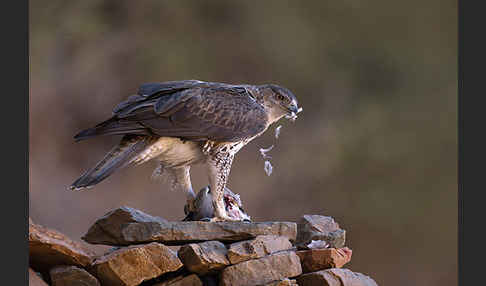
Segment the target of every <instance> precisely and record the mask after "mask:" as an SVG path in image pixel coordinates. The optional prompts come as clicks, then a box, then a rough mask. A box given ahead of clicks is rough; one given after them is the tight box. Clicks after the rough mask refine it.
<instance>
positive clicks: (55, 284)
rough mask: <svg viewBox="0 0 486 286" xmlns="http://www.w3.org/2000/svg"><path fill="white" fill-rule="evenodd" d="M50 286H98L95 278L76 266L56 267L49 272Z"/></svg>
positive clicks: (98, 283)
mask: <svg viewBox="0 0 486 286" xmlns="http://www.w3.org/2000/svg"><path fill="white" fill-rule="evenodd" d="M49 274H50V276H51V285H52V286H100V285H101V284H100V282H99V281H98V279H96V277H94V276H93V275H91V274H89V273H88V271H86V270H84V269H82V268H79V267H76V266H56V267H54V268H52V269H51V270H50V271H49Z"/></svg>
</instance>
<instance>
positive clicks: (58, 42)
mask: <svg viewBox="0 0 486 286" xmlns="http://www.w3.org/2000/svg"><path fill="white" fill-rule="evenodd" d="M456 70H457V1H449V0H447V1H439V0H427V1H418V0H412V1H386V0H374V1H358V0H345V1H120V0H116V1H92V0H85V1H61V0H50V1H38V0H37V1H30V114H29V116H30V131H29V135H30V150H29V165H30V168H29V176H30V182H29V183H30V206H29V212H30V216H31V218H32V219H33V220H34V222H37V223H40V224H43V225H45V226H48V227H53V228H56V229H58V230H60V231H62V232H64V233H66V234H67V235H69V236H71V237H73V238H75V239H77V240H80V239H79V238H80V237H81V236H82V235H83V234H84V233H85V232H86V230H87V229H88V227H89V226H90V225H91V224H92V223H93V222H94V221H95V220H96V218H98V217H100V216H102V215H103V214H105V213H106V212H107V211H109V210H111V209H113V208H116V207H118V206H121V205H128V206H131V207H134V208H138V209H141V210H143V211H145V212H147V213H150V214H152V215H158V216H162V217H164V218H166V219H169V220H179V219H182V217H183V216H184V213H183V204H184V202H185V199H184V195H183V194H182V193H176V192H170V191H169V190H168V189H167V187H166V186H165V185H162V184H160V182H156V181H152V180H150V175H151V173H152V170H153V168H154V165H152V164H150V163H149V164H146V165H143V166H140V167H136V168H130V169H125V170H121V171H118V172H116V173H115V174H114V175H112V176H111V177H109V178H108V179H107V180H105V181H104V182H102V183H100V184H99V185H98V186H97V187H95V188H94V189H92V190H90V191H85V192H70V191H68V190H67V187H68V186H69V185H70V184H71V183H72V182H73V181H74V180H75V179H76V178H77V177H78V176H79V175H81V173H82V172H84V171H85V170H86V169H87V168H90V167H92V166H93V165H94V164H95V163H96V162H97V161H98V160H99V159H101V157H102V156H103V155H104V153H105V152H107V151H108V150H109V149H110V148H111V147H112V145H114V144H116V143H117V142H118V140H119V137H101V138H96V139H92V140H89V141H83V142H80V143H75V142H74V141H73V138H72V137H73V135H74V134H76V133H77V132H78V131H80V130H81V129H84V128H87V127H91V126H92V125H94V124H96V123H98V122H100V121H102V120H105V119H107V118H108V117H109V116H110V115H111V109H112V108H113V107H114V106H115V105H116V104H117V103H118V102H119V101H121V100H123V99H124V98H126V97H127V96H129V95H131V94H133V93H135V92H136V90H137V88H138V86H139V85H140V84H141V83H144V82H151V81H168V80H182V79H199V80H205V81H218V82H228V83H250V84H262V83H276V84H280V85H283V86H285V87H287V88H289V89H290V90H292V91H293V92H294V93H295V94H296V96H297V97H298V99H299V103H300V104H301V105H302V106H303V108H304V111H303V113H302V114H301V115H300V116H299V118H298V119H297V120H296V122H294V123H291V122H289V121H285V120H282V122H281V124H282V125H283V128H282V132H281V135H280V138H279V139H278V140H277V142H276V145H275V148H274V149H273V150H272V151H271V155H272V156H273V158H272V164H273V165H274V172H273V174H272V175H271V176H270V177H268V176H266V174H265V173H264V171H263V160H262V159H261V157H260V155H259V153H258V149H259V148H261V147H268V146H269V145H271V144H274V143H275V142H274V138H273V128H271V129H269V131H268V132H267V133H266V134H264V135H263V136H262V137H260V138H258V139H256V140H254V141H253V142H252V143H251V144H250V145H248V146H247V147H245V148H244V149H243V150H242V151H241V152H240V153H239V154H238V155H237V159H236V161H235V163H234V166H233V169H232V173H231V176H230V180H229V187H230V188H231V189H232V190H233V191H234V192H236V193H239V194H240V195H241V197H242V199H243V202H244V206H245V209H246V210H247V211H248V212H249V214H250V215H251V216H252V218H253V219H254V220H256V221H266V220H290V221H296V220H298V218H299V217H300V216H302V215H303V214H323V215H330V216H333V217H334V218H335V219H336V220H337V221H338V222H339V223H340V225H341V226H342V228H344V229H346V230H347V239H348V243H347V244H348V245H349V247H350V248H352V249H353V258H352V262H351V263H350V264H348V265H347V267H348V268H350V269H352V270H353V271H357V272H362V273H365V274H367V275H369V276H371V277H372V278H374V279H375V280H376V281H377V283H378V284H379V285H404V286H405V285H407V286H408V285H441V286H443V285H456V284H457V162H456V161H457V80H456V77H457V74H456ZM277 125H278V124H277ZM193 184H194V187H195V188H196V189H200V188H202V187H203V186H205V185H207V178H206V174H205V172H204V169H203V168H196V169H195V172H194V175H193ZM93 248H94V249H95V250H96V251H103V249H102V248H100V247H93Z"/></svg>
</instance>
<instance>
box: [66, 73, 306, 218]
mask: <svg viewBox="0 0 486 286" xmlns="http://www.w3.org/2000/svg"><path fill="white" fill-rule="evenodd" d="M301 110H302V108H299V107H298V104H297V99H296V97H295V95H294V94H293V93H292V92H290V91H289V90H288V89H286V88H284V87H281V86H278V85H274V84H264V85H247V84H241V85H232V84H225V83H215V82H204V81H199V80H183V81H170V82H159V83H146V84H143V85H141V86H140V88H139V90H138V92H137V94H135V95H132V96H130V97H128V98H127V99H126V100H125V101H123V102H121V103H119V104H118V105H117V106H116V107H115V108H114V109H113V114H112V117H111V118H109V119H108V120H106V121H103V122H101V123H99V124H98V125H96V126H95V127H93V128H89V129H86V130H83V131H81V132H79V133H78V134H77V135H75V136H74V139H75V140H76V141H80V140H84V139H88V138H92V137H95V136H99V135H117V134H118V135H123V137H122V139H121V141H120V143H119V144H118V145H117V146H115V147H114V148H113V149H112V150H111V151H110V152H108V154H107V155H106V156H105V157H104V158H103V159H102V160H101V161H100V162H99V163H98V164H97V165H96V166H95V167H93V168H92V169H90V170H88V171H87V172H86V173H84V174H83V175H82V176H81V177H80V178H79V179H77V180H76V181H75V182H74V183H73V184H72V185H71V186H70V189H71V190H81V189H85V188H89V187H92V186H94V185H96V184H98V183H99V182H101V181H102V180H104V179H105V178H107V177H108V176H109V175H111V174H112V173H113V172H114V171H115V170H117V169H119V168H122V167H125V166H128V165H138V164H142V163H145V162H147V161H150V160H156V161H157V162H158V163H159V167H158V169H159V170H160V172H164V173H167V174H169V175H170V176H171V177H172V179H173V183H174V186H175V187H176V188H178V189H180V190H183V191H184V192H185V193H186V197H187V206H188V210H187V211H188V212H191V211H194V210H195V207H194V200H195V197H196V195H195V193H194V191H193V189H192V184H191V180H190V168H191V166H192V165H194V164H205V165H206V166H207V170H208V176H209V186H210V190H211V200H212V205H213V208H214V217H212V218H210V219H209V220H210V221H238V220H241V217H234V216H232V215H231V212H228V211H227V209H226V207H227V206H225V200H224V190H225V187H226V181H227V179H228V175H229V173H230V169H231V164H232V162H233V158H234V156H235V154H236V153H237V152H238V151H239V150H240V149H241V148H242V147H243V146H245V145H246V144H248V142H250V141H251V140H253V139H254V138H256V137H258V136H260V135H261V134H262V133H263V132H265V130H267V128H268V127H269V126H270V125H271V124H272V123H274V122H276V121H278V120H279V119H281V118H282V117H287V118H290V119H292V120H295V118H296V117H297V115H296V114H297V113H298V112H299V111H301Z"/></svg>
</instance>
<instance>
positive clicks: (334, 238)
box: [296, 215, 346, 249]
mask: <svg viewBox="0 0 486 286" xmlns="http://www.w3.org/2000/svg"><path fill="white" fill-rule="evenodd" d="M312 240H322V241H324V242H326V243H328V244H329V247H333V248H342V247H344V244H345V242H346V231H345V230H343V229H341V228H340V227H339V224H338V223H337V222H335V221H334V219H333V218H332V217H329V216H321V215H304V216H302V218H301V219H300V221H299V223H298V224H297V240H296V245H297V247H298V248H299V249H309V247H308V245H309V244H310V243H312Z"/></svg>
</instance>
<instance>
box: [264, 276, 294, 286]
mask: <svg viewBox="0 0 486 286" xmlns="http://www.w3.org/2000/svg"><path fill="white" fill-rule="evenodd" d="M265 286H298V285H297V281H296V280H290V279H287V278H285V279H282V280H278V281H274V282H270V283H268V284H265Z"/></svg>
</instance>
